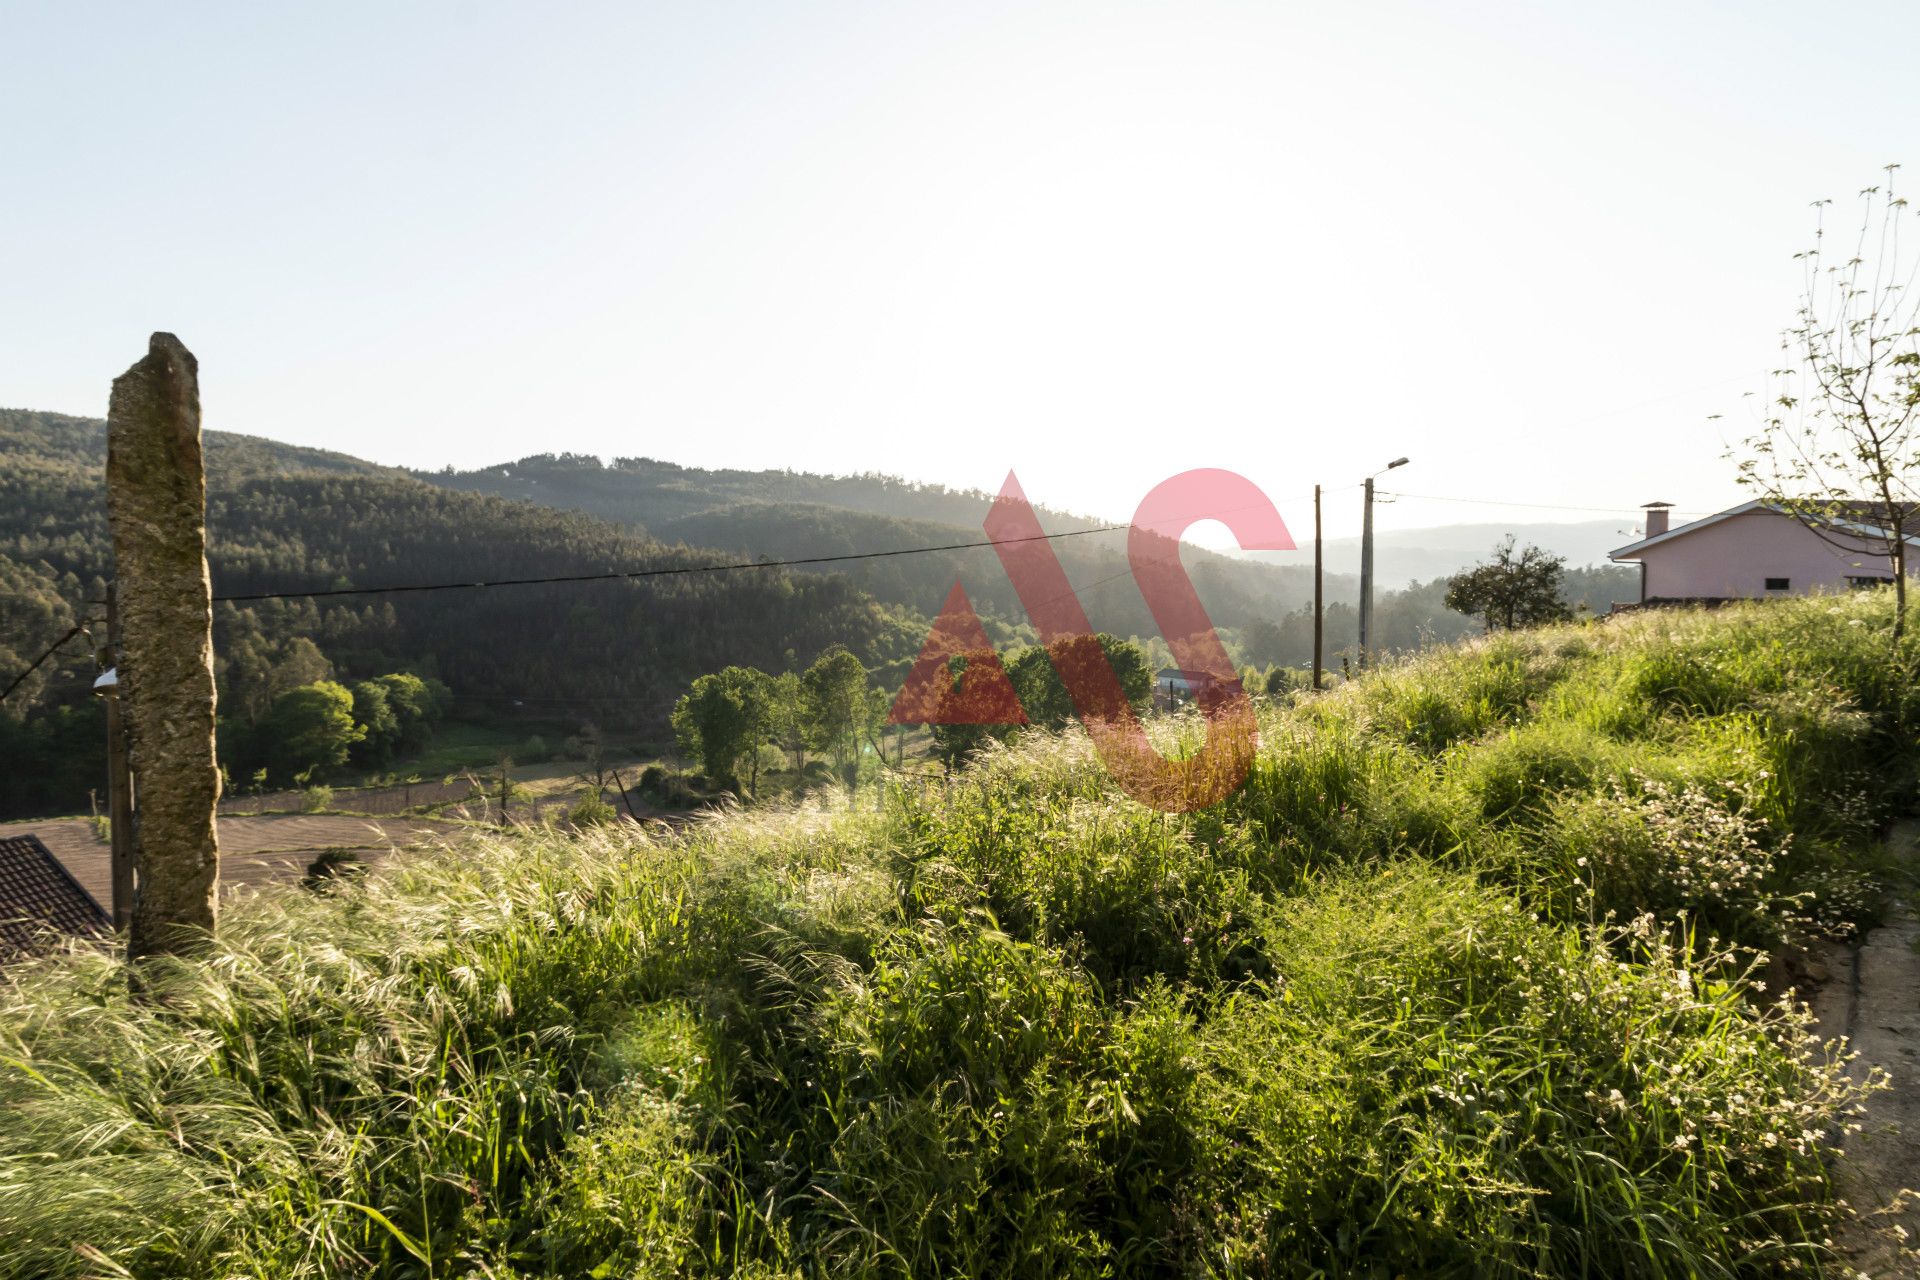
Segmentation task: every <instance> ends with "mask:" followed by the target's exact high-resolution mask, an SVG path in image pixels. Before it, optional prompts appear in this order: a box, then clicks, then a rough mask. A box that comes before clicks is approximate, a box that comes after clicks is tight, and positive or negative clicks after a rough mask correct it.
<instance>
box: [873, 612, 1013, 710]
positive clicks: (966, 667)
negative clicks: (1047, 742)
mask: <svg viewBox="0 0 1920 1280" xmlns="http://www.w3.org/2000/svg"><path fill="white" fill-rule="evenodd" d="M1026 722H1027V715H1026V712H1024V711H1022V710H1021V709H1020V699H1019V696H1018V695H1016V694H1015V693H1014V691H1013V681H1011V680H1009V679H1007V669H1006V668H1005V667H1004V666H1002V665H1001V664H1000V655H999V654H997V653H995V652H994V651H993V642H992V641H990V640H988V639H987V629H986V628H985V627H983V626H981V625H980V617H979V615H978V614H976V613H974V611H973V602H972V601H971V600H969V599H967V592H966V588H964V587H962V586H961V585H960V584H959V583H958V582H956V583H954V584H953V590H952V591H949V592H948V593H947V603H946V604H945V605H943V606H942V607H941V609H940V616H939V617H938V618H936V619H934V622H933V630H932V632H930V633H929V634H928V636H927V642H926V644H924V645H922V646H921V648H920V657H919V658H918V659H917V660H915V662H914V664H913V670H912V671H910V672H908V673H907V682H906V684H904V685H902V686H901V688H900V696H899V697H897V698H895V699H894V700H893V711H892V712H891V713H890V714H889V715H888V716H887V723H888V724H1025V723H1026Z"/></svg>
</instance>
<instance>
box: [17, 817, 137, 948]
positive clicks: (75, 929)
mask: <svg viewBox="0 0 1920 1280" xmlns="http://www.w3.org/2000/svg"><path fill="white" fill-rule="evenodd" d="M112 926H113V921H112V920H111V919H110V918H109V917H108V915H107V913H106V912H105V911H102V910H101V909H100V904H99V903H97V902H95V901H94V900H93V895H92V894H90V893H88V892H87V891H86V890H85V889H83V888H81V887H80V882H79V881H78V880H75V879H74V878H73V877H72V876H71V875H69V874H68V873H67V869H66V868H65V867H63V866H61V865H60V860H59V859H58V858H56V857H54V856H53V854H52V853H50V852H49V851H48V850H47V846H45V845H44V844H41V843H40V841H39V839H38V838H36V837H34V836H7V837H5V838H3V839H0V958H4V957H6V956H8V955H13V954H16V953H19V952H22V951H30V950H32V949H33V948H34V947H35V946H37V945H39V944H40V943H41V942H42V941H43V939H44V936H45V933H46V931H47V930H48V929H53V930H57V931H58V932H60V933H66V934H74V933H81V934H97V933H106V932H108V931H109V930H110V929H111V928H112Z"/></svg>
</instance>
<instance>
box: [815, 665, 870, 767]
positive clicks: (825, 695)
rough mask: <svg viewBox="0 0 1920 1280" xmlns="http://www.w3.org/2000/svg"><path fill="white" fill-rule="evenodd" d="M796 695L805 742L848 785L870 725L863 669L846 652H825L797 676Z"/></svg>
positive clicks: (865, 679)
mask: <svg viewBox="0 0 1920 1280" xmlns="http://www.w3.org/2000/svg"><path fill="white" fill-rule="evenodd" d="M800 696H801V705H802V707H803V708H804V711H803V715H804V716H805V721H806V726H807V738H808V741H809V742H810V743H811V744H812V746H813V747H814V749H815V750H817V751H823V752H825V753H826V754H827V755H828V756H829V757H830V758H831V759H832V761H833V765H834V769H835V770H836V772H838V773H839V774H840V775H841V776H842V777H843V778H845V779H846V780H847V781H848V782H851V781H852V777H851V776H850V775H851V771H852V769H853V768H854V766H855V763H856V762H857V761H858V760H859V758H860V747H861V744H862V743H863V742H864V741H865V739H866V736H867V734H868V732H869V730H870V729H871V728H872V724H873V721H872V705H871V704H870V703H869V702H868V700H867V669H866V668H865V667H864V666H862V665H861V663H860V659H858V658H856V657H854V656H853V654H851V653H849V652H848V651H847V650H845V649H842V648H838V647H836V648H832V649H829V650H827V652H825V653H823V654H821V655H820V657H819V659H818V660H817V661H816V662H815V663H814V664H813V665H812V666H810V667H808V668H807V669H806V671H804V672H803V673H801V676H800Z"/></svg>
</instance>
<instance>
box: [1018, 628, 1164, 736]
mask: <svg viewBox="0 0 1920 1280" xmlns="http://www.w3.org/2000/svg"><path fill="white" fill-rule="evenodd" d="M1102 661H1104V662H1105V663H1106V664H1107V665H1108V666H1109V667H1110V668H1111V669H1112V671H1113V674H1114V675H1115V676H1116V677H1118V679H1119V681H1120V690H1121V692H1122V693H1124V694H1125V695H1126V698H1127V704H1128V705H1129V706H1130V707H1132V708H1133V710H1134V711H1135V713H1139V712H1141V711H1144V710H1146V708H1147V704H1148V703H1149V702H1150V701H1151V700H1152V697H1153V669H1152V667H1151V666H1149V665H1148V663H1147V655H1146V652H1145V651H1144V650H1143V649H1141V647H1140V646H1139V645H1137V644H1134V643H1133V642H1132V641H1130V640H1122V639H1120V638H1118V637H1117V636H1112V635H1109V634H1107V633H1106V632H1104V631H1102V632H1100V633H1099V634H1098V635H1091V636H1069V637H1068V638H1067V639H1065V640H1057V641H1055V642H1054V643H1053V644H1052V645H1050V646H1047V647H1044V648H1043V647H1041V646H1038V645H1036V646H1034V647H1033V648H1031V649H1025V650H1022V651H1021V652H1020V653H1019V654H1018V655H1016V656H1015V657H1014V659H1013V662H1012V663H1011V664H1010V665H1009V666H1008V668H1007V675H1008V677H1009V678H1010V679H1011V680H1012V681H1013V690H1014V692H1015V693H1017V694H1018V695H1019V696H1020V708H1021V710H1023V711H1025V712H1026V713H1027V720H1028V721H1029V722H1030V723H1032V724H1035V725H1038V726H1040V727H1041V728H1045V729H1058V728H1061V727H1062V726H1064V725H1065V724H1066V723H1067V722H1068V721H1069V720H1071V719H1073V717H1074V715H1075V709H1074V705H1073V695H1072V694H1071V693H1069V692H1068V691H1067V686H1066V683H1065V681H1063V680H1062V679H1061V677H1060V671H1061V670H1062V669H1063V668H1064V669H1065V670H1068V671H1073V670H1075V669H1076V668H1080V667H1083V666H1084V667H1091V666H1092V665H1093V664H1095V663H1097V662H1102Z"/></svg>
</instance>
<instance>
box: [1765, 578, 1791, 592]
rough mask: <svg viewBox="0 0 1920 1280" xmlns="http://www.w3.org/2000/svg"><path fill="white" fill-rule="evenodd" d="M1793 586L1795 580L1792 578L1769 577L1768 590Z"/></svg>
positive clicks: (1778, 589)
mask: <svg viewBox="0 0 1920 1280" xmlns="http://www.w3.org/2000/svg"><path fill="white" fill-rule="evenodd" d="M1792 586H1793V580H1792V579H1790V578H1768V579H1767V590H1769V591H1786V590H1788V589H1789V588H1791V587H1792Z"/></svg>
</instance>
